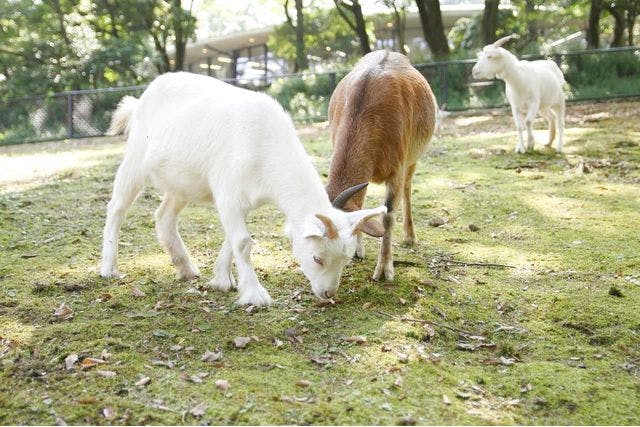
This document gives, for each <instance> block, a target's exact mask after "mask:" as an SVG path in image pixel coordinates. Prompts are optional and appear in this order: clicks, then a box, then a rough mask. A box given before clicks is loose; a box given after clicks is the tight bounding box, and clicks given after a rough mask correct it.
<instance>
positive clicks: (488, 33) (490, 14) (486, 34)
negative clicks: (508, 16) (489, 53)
mask: <svg viewBox="0 0 640 427" xmlns="http://www.w3.org/2000/svg"><path fill="white" fill-rule="evenodd" d="M499 4H500V0H485V1H484V12H483V13H482V41H483V42H484V44H485V45H488V44H491V43H493V42H494V41H495V40H496V30H497V29H498V5H499Z"/></svg>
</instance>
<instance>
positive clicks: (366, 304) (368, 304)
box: [362, 302, 373, 310]
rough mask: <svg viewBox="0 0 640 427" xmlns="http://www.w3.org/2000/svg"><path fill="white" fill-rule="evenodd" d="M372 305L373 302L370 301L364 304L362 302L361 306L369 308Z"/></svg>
mask: <svg viewBox="0 0 640 427" xmlns="http://www.w3.org/2000/svg"><path fill="white" fill-rule="evenodd" d="M371 307H373V303H372V302H365V303H364V304H362V308H364V309H365V310H367V309H369V308H371Z"/></svg>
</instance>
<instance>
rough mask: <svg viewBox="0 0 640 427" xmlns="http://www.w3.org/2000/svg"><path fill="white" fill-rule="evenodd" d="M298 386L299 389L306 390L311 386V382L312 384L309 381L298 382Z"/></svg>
mask: <svg viewBox="0 0 640 427" xmlns="http://www.w3.org/2000/svg"><path fill="white" fill-rule="evenodd" d="M296 385H297V386H298V387H304V388H306V387H309V386H310V385H311V382H310V381H307V380H298V382H296Z"/></svg>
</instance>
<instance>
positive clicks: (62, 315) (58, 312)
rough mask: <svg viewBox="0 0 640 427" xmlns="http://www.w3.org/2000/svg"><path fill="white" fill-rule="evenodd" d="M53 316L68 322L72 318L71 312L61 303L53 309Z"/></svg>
mask: <svg viewBox="0 0 640 427" xmlns="http://www.w3.org/2000/svg"><path fill="white" fill-rule="evenodd" d="M53 315H54V316H55V317H57V318H58V319H60V320H70V319H71V318H73V310H72V309H71V308H70V307H69V306H68V305H67V304H65V303H64V302H63V303H61V304H60V306H58V308H56V309H55V311H54V312H53Z"/></svg>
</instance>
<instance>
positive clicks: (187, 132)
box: [100, 73, 386, 306]
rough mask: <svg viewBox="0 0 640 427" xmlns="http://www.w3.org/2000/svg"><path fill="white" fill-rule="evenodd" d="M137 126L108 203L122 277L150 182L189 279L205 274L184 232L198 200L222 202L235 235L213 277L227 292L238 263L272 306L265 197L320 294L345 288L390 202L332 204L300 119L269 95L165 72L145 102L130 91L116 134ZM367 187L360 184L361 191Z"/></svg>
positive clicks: (110, 238) (242, 278) (163, 239)
mask: <svg viewBox="0 0 640 427" xmlns="http://www.w3.org/2000/svg"><path fill="white" fill-rule="evenodd" d="M127 129H128V130H129V138H128V142H127V146H126V152H125V155H124V160H123V161H122V164H121V165H120V167H119V168H118V172H117V174H116V177H115V181H114V186H113V197H112V199H111V201H110V202H109V205H108V208H107V220H106V224H105V228H104V240H103V246H102V265H101V269H100V273H101V275H102V276H103V277H117V276H118V269H117V261H116V259H117V252H118V234H119V230H120V226H121V224H122V221H123V219H124V216H125V214H126V211H127V209H128V208H129V207H130V206H131V204H132V203H133V201H134V200H135V198H136V196H137V195H138V194H139V193H140V191H141V190H142V188H143V186H144V185H145V181H150V182H151V183H152V184H153V185H154V186H155V187H157V188H158V189H159V190H161V191H163V192H164V199H163V201H162V204H161V205H160V207H159V208H158V210H157V211H156V212H155V219H156V232H157V235H158V240H159V241H160V243H161V244H162V245H163V246H164V247H165V248H166V250H167V252H168V253H169V255H170V256H171V260H172V262H173V263H174V265H175V266H176V268H177V270H178V276H179V277H180V278H181V279H187V280H191V279H194V278H197V277H198V276H199V274H200V272H199V271H198V268H197V267H196V266H195V265H194V264H193V263H192V262H191V259H190V257H189V254H188V252H187V249H186V248H185V246H184V243H183V242H182V239H181V237H180V235H179V234H178V230H177V216H178V214H179V213H180V211H181V210H182V209H183V208H184V207H185V205H186V204H187V203H188V202H201V203H202V202H204V203H212V202H214V201H215V205H216V206H217V210H218V213H219V215H220V221H221V222H222V226H223V228H224V232H225V240H224V243H223V245H222V248H221V249H220V253H219V254H218V258H217V260H216V262H215V266H214V278H213V280H211V281H210V282H209V284H210V285H211V286H212V287H214V288H217V289H220V290H223V291H226V290H229V289H230V288H232V287H234V286H235V279H234V278H233V276H232V273H231V263H232V260H233V258H235V261H236V266H237V270H238V286H237V287H238V291H239V299H238V303H240V304H253V305H255V306H264V305H269V304H270V303H271V297H270V296H269V294H268V293H267V291H266V290H265V289H264V288H263V287H262V285H261V284H260V283H259V281H258V278H257V277H256V273H255V271H254V269H253V266H252V265H251V260H250V252H251V245H252V240H251V237H250V235H249V232H248V231H247V227H246V217H247V214H248V213H249V212H250V211H251V210H253V209H255V208H257V207H258V206H260V205H262V204H264V203H272V204H274V205H276V206H277V207H278V208H279V209H280V210H281V211H283V212H284V214H285V216H286V223H287V227H286V230H287V234H288V236H289V238H290V239H291V240H292V247H293V253H294V256H295V257H296V258H297V260H298V261H299V263H300V266H301V268H302V271H303V272H304V274H305V275H306V276H307V278H308V279H309V281H310V282H311V287H312V289H313V292H314V293H315V294H316V295H317V296H318V297H319V298H330V297H332V296H333V295H334V294H335V293H336V290H337V287H338V284H339V281H340V275H341V273H342V269H343V267H344V266H345V265H346V264H347V262H348V261H349V259H350V258H351V257H352V256H353V254H354V252H355V248H356V235H357V234H358V231H359V230H360V228H361V227H362V226H363V224H364V223H365V222H366V221H367V220H368V219H371V218H372V217H374V216H376V215H380V214H384V213H386V207H384V206H380V207H379V208H375V209H368V210H359V211H356V212H351V213H346V212H342V211H340V210H338V209H335V208H333V207H332V206H331V203H330V202H329V198H328V196H327V194H326V192H325V190H324V187H323V186H322V182H321V180H320V178H319V176H318V174H317V172H316V171H315V169H314V167H313V165H312V163H311V161H310V159H309V157H308V156H307V154H306V152H305V151H304V148H303V147H302V145H301V144H300V142H299V141H298V138H297V136H296V131H295V128H294V126H293V123H292V121H291V118H290V117H289V116H288V115H287V114H286V113H285V112H284V111H283V109H282V108H281V107H280V106H279V105H278V103H277V102H276V101H274V100H273V99H272V98H270V97H268V96H267V95H264V94H260V93H255V92H251V91H248V90H244V89H239V88H236V87H234V86H231V85H228V84H226V83H223V82H221V81H218V80H216V79H213V78H211V77H205V76H200V75H195V74H189V73H174V74H165V75H162V76H160V77H158V78H156V79H155V80H154V81H153V82H152V83H151V84H150V85H149V87H148V88H147V90H146V91H145V92H144V93H143V94H142V97H141V98H140V99H139V100H137V99H135V98H133V97H125V98H124V99H123V100H122V101H121V103H120V106H119V108H118V109H117V110H116V112H115V114H114V117H113V122H112V125H111V131H113V133H116V132H118V131H126V130H127ZM359 189H360V188H356V189H355V190H354V189H350V191H351V193H353V192H354V191H357V190H359Z"/></svg>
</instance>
